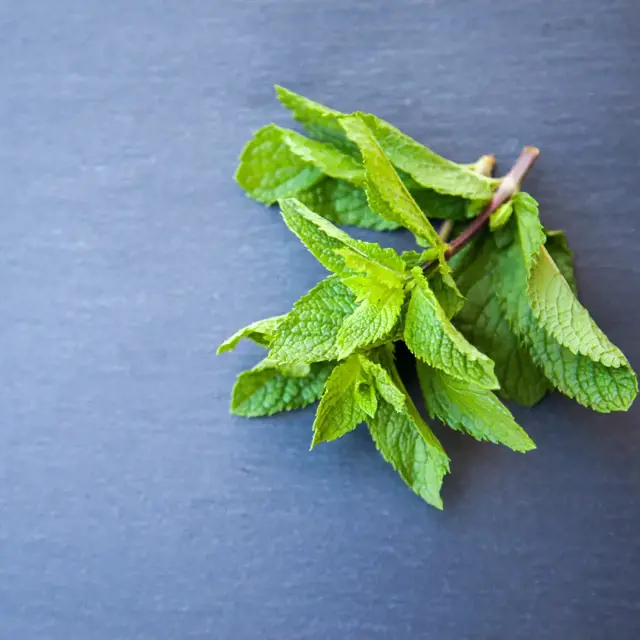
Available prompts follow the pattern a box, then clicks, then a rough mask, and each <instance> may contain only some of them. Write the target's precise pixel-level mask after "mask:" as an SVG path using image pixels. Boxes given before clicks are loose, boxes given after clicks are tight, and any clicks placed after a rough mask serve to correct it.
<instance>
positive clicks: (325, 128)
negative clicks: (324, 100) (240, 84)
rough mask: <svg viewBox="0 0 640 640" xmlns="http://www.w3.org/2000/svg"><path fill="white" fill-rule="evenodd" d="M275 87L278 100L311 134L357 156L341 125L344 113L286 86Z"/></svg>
mask: <svg viewBox="0 0 640 640" xmlns="http://www.w3.org/2000/svg"><path fill="white" fill-rule="evenodd" d="M275 89H276V95H277V96H278V100H280V102H281V103H282V104H283V105H284V106H285V107H286V108H287V109H289V110H290V111H291V113H292V115H293V117H294V118H295V119H296V120H297V121H298V122H299V123H300V124H302V125H303V126H304V128H305V129H306V130H307V131H308V132H309V134H311V135H312V136H313V137H314V138H316V139H318V140H321V141H323V142H330V143H331V144H333V145H334V146H336V147H337V148H338V149H340V150H342V151H346V152H351V153H352V154H353V155H355V156H356V157H357V153H358V151H357V149H356V148H355V146H354V145H353V144H352V143H351V142H350V141H349V140H348V139H347V137H346V135H345V133H344V131H343V129H342V127H341V126H340V122H339V119H340V116H342V115H343V114H342V113H340V112H339V111H335V110H334V109H330V108H329V107H325V106H324V105H322V104H320V103H319V102H314V101H313V100H309V99H308V98H305V97H304V96H301V95H299V94H297V93H294V92H293V91H289V90H288V89H285V88H284V87H279V86H278V85H276V88H275Z"/></svg>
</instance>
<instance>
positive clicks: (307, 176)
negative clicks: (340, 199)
mask: <svg viewBox="0 0 640 640" xmlns="http://www.w3.org/2000/svg"><path fill="white" fill-rule="evenodd" d="M285 136H286V131H285V130H284V129H282V128H280V127H277V126H276V125H274V124H269V125H267V126H266V127H262V128H261V129H259V130H258V131H256V133H255V134H254V136H253V138H252V139H251V140H250V141H249V142H248V143H247V146H246V147H245V148H244V150H243V151H242V154H241V156H240V164H239V166H238V169H237V170H236V174H235V179H236V181H237V182H238V184H239V185H240V186H241V187H242V188H243V189H244V190H245V191H246V192H247V194H248V195H249V196H251V197H252V198H254V199H255V200H258V201H260V202H264V203H266V204H273V203H274V202H276V201H277V200H278V199H279V198H286V197H289V196H294V195H295V194H296V193H298V191H300V190H301V189H308V188H309V187H311V186H312V185H314V184H315V183H316V182H318V180H321V179H322V177H323V173H322V171H321V170H320V169H318V168H317V167H314V166H312V165H310V164H309V163H307V162H305V161H304V160H302V159H301V158H299V157H298V156H297V155H296V154H295V153H293V152H292V151H291V149H290V148H289V146H288V145H287V143H286V142H285Z"/></svg>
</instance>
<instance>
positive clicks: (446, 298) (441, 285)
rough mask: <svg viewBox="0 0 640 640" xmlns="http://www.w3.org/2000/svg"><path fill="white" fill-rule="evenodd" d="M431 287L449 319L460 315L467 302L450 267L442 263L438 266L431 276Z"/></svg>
mask: <svg viewBox="0 0 640 640" xmlns="http://www.w3.org/2000/svg"><path fill="white" fill-rule="evenodd" d="M429 286H430V287H431V291H433V293H434V295H435V297H436V299H437V300H438V303H439V304H440V306H441V307H442V310H443V311H444V312H445V314H446V316H447V318H449V319H451V318H453V317H454V316H455V315H457V314H458V313H459V311H460V309H462V307H463V306H464V302H465V300H464V296H463V295H462V293H461V292H460V290H459V289H458V286H457V285H456V282H455V280H454V279H453V277H452V276H451V269H450V267H449V266H448V265H443V264H442V263H441V264H439V265H438V268H437V269H436V270H435V271H434V272H433V273H432V274H431V275H430V276H429Z"/></svg>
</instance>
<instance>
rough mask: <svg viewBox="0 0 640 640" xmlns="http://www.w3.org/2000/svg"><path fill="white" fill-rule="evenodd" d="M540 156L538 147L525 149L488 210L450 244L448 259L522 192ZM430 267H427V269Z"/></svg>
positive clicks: (494, 195) (488, 206) (498, 189)
mask: <svg viewBox="0 0 640 640" xmlns="http://www.w3.org/2000/svg"><path fill="white" fill-rule="evenodd" d="M539 155H540V150H539V149H538V148H536V147H525V148H524V149H523V150H522V152H521V153H520V156H519V157H518V159H517V160H516V162H515V164H514V165H513V167H511V169H510V170H509V172H508V173H507V175H506V176H505V177H504V178H503V179H502V182H501V183H500V186H499V187H498V188H497V189H496V190H495V192H494V194H493V198H491V202H490V203H489V204H488V205H487V208H486V209H485V210H484V211H483V212H482V213H481V214H480V215H478V216H477V217H476V218H474V219H473V220H472V221H471V223H470V224H469V226H468V227H466V229H465V230H464V231H463V232H462V233H461V234H460V235H459V236H457V237H456V238H455V239H454V240H453V241H452V242H450V243H449V248H448V249H447V252H446V253H445V256H446V257H447V259H449V258H452V257H453V256H454V255H455V254H456V253H458V251H460V249H462V247H464V246H465V245H466V244H467V243H468V242H469V241H470V240H471V239H472V238H473V237H474V236H476V235H477V234H478V233H479V232H480V231H481V230H482V228H483V227H484V226H485V225H486V224H487V222H488V221H489V217H490V216H491V214H492V213H493V212H494V211H495V210H496V209H497V208H498V207H499V206H500V205H502V204H504V203H505V202H506V201H507V200H509V198H512V197H513V196H514V195H515V194H516V193H518V191H519V190H520V185H521V184H522V181H523V180H524V178H525V176H526V175H527V173H528V171H529V169H531V167H533V165H534V163H535V161H536V160H537V159H538V156H539ZM426 266H428V265H425V267H426Z"/></svg>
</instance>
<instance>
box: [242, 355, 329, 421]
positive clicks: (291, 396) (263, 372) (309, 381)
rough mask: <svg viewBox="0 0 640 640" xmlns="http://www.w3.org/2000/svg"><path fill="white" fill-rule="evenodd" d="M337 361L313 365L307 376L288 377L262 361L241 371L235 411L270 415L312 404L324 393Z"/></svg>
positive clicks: (251, 414)
mask: <svg viewBox="0 0 640 640" xmlns="http://www.w3.org/2000/svg"><path fill="white" fill-rule="evenodd" d="M333 366H334V365H333V363H327V362H323V363H319V364H312V365H311V366H310V369H309V373H308V375H307V376H305V377H299V376H288V375H285V374H283V373H282V372H281V371H280V370H279V369H278V367H277V366H275V365H271V364H270V363H269V362H266V363H265V362H264V361H263V362H262V363H260V364H258V365H257V366H256V367H254V368H253V369H249V370H248V371H245V372H243V373H241V374H240V375H239V376H238V379H237V380H236V383H235V385H234V387H233V393H232V397H231V411H232V412H233V413H235V414H236V415H239V416H244V417H247V418H255V417H258V416H270V415H273V414H274V413H278V412H279V411H290V410H292V409H299V408H302V407H305V406H307V405H309V404H312V403H313V402H315V401H316V400H318V399H319V398H320V396H321V394H322V389H323V387H324V383H325V381H326V379H327V377H328V375H329V373H330V372H331V369H332V368H333Z"/></svg>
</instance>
